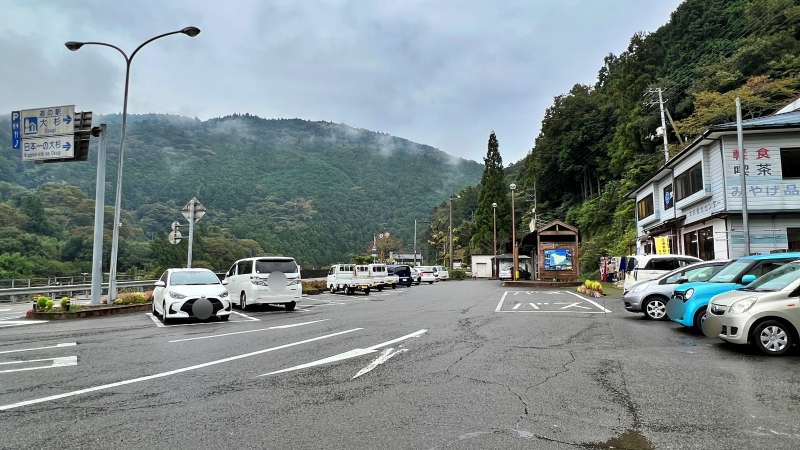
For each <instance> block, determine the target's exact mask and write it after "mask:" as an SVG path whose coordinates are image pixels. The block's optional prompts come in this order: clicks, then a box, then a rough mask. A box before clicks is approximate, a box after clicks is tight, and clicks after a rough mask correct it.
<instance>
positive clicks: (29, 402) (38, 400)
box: [0, 328, 363, 411]
mask: <svg viewBox="0 0 800 450" xmlns="http://www.w3.org/2000/svg"><path fill="white" fill-rule="evenodd" d="M359 330H363V328H353V329H350V330H345V331H340V332H338V333H332V334H326V335H325V336H318V337H315V338H311V339H306V340H303V341H298V342H292V343H290V344H284V345H279V346H277V347H270V348H266V349H264V350H258V351H256V352H251V353H245V354H243V355H238V356H231V357H229V358H223V359H218V360H216V361H210V362H207V363H203V364H197V365H194V366H189V367H184V368H181V369H175V370H170V371H168V372H161V373H157V374H154V375H147V376H144V377H139V378H131V379H130V380H123V381H118V382H116V383H109V384H103V385H100V386H95V387H90V388H86V389H80V390H77V391H72V392H66V393H64V394H58V395H51V396H49V397H41V398H36V399H33V400H26V401H23V402H17V403H11V404H8V405H0V411H6V410H9V409H14V408H19V407H21V406H29V405H35V404H37V403H44V402H49V401H53V400H60V399H62V398H67V397H74V396H76V395H81V394H88V393H89V392H97V391H102V390H105V389H111V388H114V387H118V386H125V385H127V384H133V383H139V382H141V381H149V380H154V379H156V378H163V377H167V376H170V375H175V374H178V373H183V372H188V371H191V370H197V369H202V368H204V367H209V366H214V365H217V364H222V363H226V362H231V361H236V360H237V359H242V358H249V357H251V356H256V355H261V354H263V353H268V352H274V351H275V350H281V349H284V348H289V347H294V346H295V345H300V344H306V343H309V342H314V341H319V340H321V339H327V338H331V337H334V336H339V335H342V334H346V333H352V332H354V331H359Z"/></svg>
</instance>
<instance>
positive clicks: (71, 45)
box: [64, 41, 83, 52]
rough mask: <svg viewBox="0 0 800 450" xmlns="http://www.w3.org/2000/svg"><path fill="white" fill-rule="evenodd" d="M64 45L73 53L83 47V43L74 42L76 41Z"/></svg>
mask: <svg viewBox="0 0 800 450" xmlns="http://www.w3.org/2000/svg"><path fill="white" fill-rule="evenodd" d="M64 45H66V46H67V48H68V49H70V50H72V51H73V52H74V51H76V50H78V49H79V48H81V47H83V42H76V41H69V42H67V43H65V44H64Z"/></svg>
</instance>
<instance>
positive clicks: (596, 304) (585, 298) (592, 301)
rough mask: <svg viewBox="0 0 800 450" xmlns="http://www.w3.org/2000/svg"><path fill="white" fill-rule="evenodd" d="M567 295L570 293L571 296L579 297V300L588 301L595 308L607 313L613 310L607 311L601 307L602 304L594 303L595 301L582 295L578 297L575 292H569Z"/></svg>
mask: <svg viewBox="0 0 800 450" xmlns="http://www.w3.org/2000/svg"><path fill="white" fill-rule="evenodd" d="M567 293H569V294H572V295H574V296H575V297H578V298H579V299H581V300H586V301H587V302H589V303H591V304H593V305H594V306H597V307H598V308H599V309H601V310H603V311H604V312H607V313H610V312H611V310H610V309H606V308H604V307H602V306H600V304H599V303H597V302H596V301H594V300H592V299H590V298H589V297H584V296H582V295H578V294H576V293H574V292H570V291H567Z"/></svg>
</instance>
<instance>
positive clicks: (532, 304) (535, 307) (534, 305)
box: [514, 303, 540, 309]
mask: <svg viewBox="0 0 800 450" xmlns="http://www.w3.org/2000/svg"><path fill="white" fill-rule="evenodd" d="M528 304H529V305H531V306H533V309H540V308H539V307H538V306H536V303H528ZM514 309H516V308H514Z"/></svg>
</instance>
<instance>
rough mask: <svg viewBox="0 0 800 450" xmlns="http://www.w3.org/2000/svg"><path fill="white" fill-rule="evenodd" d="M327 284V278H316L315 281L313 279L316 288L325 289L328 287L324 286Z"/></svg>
mask: <svg viewBox="0 0 800 450" xmlns="http://www.w3.org/2000/svg"><path fill="white" fill-rule="evenodd" d="M327 284H328V280H316V281H314V286H316V287H317V289H319V290H322V291H324V290H325V289H327V288H328V286H326V285H327Z"/></svg>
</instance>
